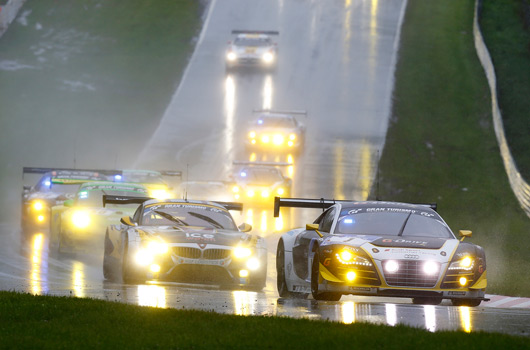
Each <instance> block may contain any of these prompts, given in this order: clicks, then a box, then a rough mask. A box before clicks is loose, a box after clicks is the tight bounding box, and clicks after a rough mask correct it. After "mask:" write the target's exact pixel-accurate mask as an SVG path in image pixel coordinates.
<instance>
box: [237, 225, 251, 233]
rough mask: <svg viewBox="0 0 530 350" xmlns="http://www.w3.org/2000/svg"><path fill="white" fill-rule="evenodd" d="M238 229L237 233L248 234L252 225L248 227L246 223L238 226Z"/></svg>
mask: <svg viewBox="0 0 530 350" xmlns="http://www.w3.org/2000/svg"><path fill="white" fill-rule="evenodd" d="M237 228H238V229H239V231H241V232H250V231H252V225H249V224H247V223H242V224H241V225H239V226H238V227H237Z"/></svg>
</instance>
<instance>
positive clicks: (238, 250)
mask: <svg viewBox="0 0 530 350" xmlns="http://www.w3.org/2000/svg"><path fill="white" fill-rule="evenodd" d="M232 252H233V254H234V257H235V258H236V259H243V258H248V257H249V256H250V255H252V250H251V249H250V248H247V247H235V248H234V250H233V251H232Z"/></svg>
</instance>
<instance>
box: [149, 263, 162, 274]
mask: <svg viewBox="0 0 530 350" xmlns="http://www.w3.org/2000/svg"><path fill="white" fill-rule="evenodd" d="M149 270H151V272H154V273H157V272H160V265H158V264H152V265H151V266H150V267H149Z"/></svg>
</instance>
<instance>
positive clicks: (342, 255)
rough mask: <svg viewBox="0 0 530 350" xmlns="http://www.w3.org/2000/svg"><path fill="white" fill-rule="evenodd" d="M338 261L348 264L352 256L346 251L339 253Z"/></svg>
mask: <svg viewBox="0 0 530 350" xmlns="http://www.w3.org/2000/svg"><path fill="white" fill-rule="evenodd" d="M339 255H340V259H341V260H342V261H344V262H350V261H351V260H352V259H353V254H352V253H351V252H350V251H348V250H343V251H341V252H340V253H339Z"/></svg>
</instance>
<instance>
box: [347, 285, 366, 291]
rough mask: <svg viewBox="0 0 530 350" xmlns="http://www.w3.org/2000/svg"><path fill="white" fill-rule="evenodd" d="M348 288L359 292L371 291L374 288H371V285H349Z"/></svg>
mask: <svg viewBox="0 0 530 350" xmlns="http://www.w3.org/2000/svg"><path fill="white" fill-rule="evenodd" d="M348 290H351V291H357V292H371V291H372V288H370V287H353V286H348Z"/></svg>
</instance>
